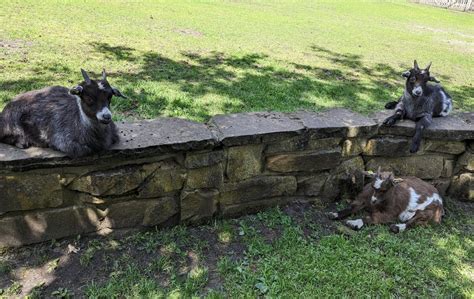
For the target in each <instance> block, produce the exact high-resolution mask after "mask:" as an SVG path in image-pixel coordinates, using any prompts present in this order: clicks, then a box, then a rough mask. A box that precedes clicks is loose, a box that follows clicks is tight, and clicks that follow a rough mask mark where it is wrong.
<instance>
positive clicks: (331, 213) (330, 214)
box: [328, 212, 339, 218]
mask: <svg viewBox="0 0 474 299" xmlns="http://www.w3.org/2000/svg"><path fill="white" fill-rule="evenodd" d="M328 215H329V217H330V218H338V217H339V214H338V213H334V212H329V213H328Z"/></svg>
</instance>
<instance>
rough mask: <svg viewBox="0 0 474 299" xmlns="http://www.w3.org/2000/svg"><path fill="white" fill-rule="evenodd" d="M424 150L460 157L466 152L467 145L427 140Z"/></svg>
mask: <svg viewBox="0 0 474 299" xmlns="http://www.w3.org/2000/svg"><path fill="white" fill-rule="evenodd" d="M423 150H424V151H427V152H438V153H446V154H452V155H459V154H461V153H462V152H464V151H465V150H466V145H465V143H464V142H462V141H447V140H434V139H425V140H423Z"/></svg>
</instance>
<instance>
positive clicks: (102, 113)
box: [95, 107, 112, 120]
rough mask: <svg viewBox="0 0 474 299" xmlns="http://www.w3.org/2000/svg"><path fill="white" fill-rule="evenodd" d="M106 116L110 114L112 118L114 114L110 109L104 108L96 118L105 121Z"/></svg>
mask: <svg viewBox="0 0 474 299" xmlns="http://www.w3.org/2000/svg"><path fill="white" fill-rule="evenodd" d="M105 114H109V115H110V116H112V112H110V109H109V108H108V107H104V108H102V110H100V111H99V112H97V114H96V115H95V116H96V117H97V119H98V120H104V115H105Z"/></svg>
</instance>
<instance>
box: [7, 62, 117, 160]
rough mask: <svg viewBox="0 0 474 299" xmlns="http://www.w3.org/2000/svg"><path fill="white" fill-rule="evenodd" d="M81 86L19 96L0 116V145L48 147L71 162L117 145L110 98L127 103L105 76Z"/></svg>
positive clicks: (50, 88)
mask: <svg viewBox="0 0 474 299" xmlns="http://www.w3.org/2000/svg"><path fill="white" fill-rule="evenodd" d="M81 73H82V76H83V78H84V81H82V82H81V83H79V84H78V85H77V86H75V87H73V88H72V89H68V88H66V87H62V86H52V87H46V88H44V89H40V90H34V91H30V92H27V93H24V94H21V95H18V96H17V97H16V98H15V99H14V100H13V101H11V102H9V103H8V104H7V105H6V106H5V108H4V110H3V111H2V113H0V125H1V126H0V142H3V143H7V144H11V145H15V146H17V147H19V148H27V147H30V146H37V147H50V148H52V149H55V150H59V151H61V152H64V153H66V155H67V156H69V157H71V158H76V157H82V156H85V155H88V154H91V153H94V152H99V151H102V150H104V149H107V148H109V147H110V146H111V145H112V144H114V143H116V142H118V140H119V136H118V133H117V128H116V126H115V124H114V122H113V121H112V113H111V112H110V102H111V99H112V96H118V97H122V98H126V97H125V96H124V95H123V94H122V93H121V92H120V91H119V90H118V89H117V88H114V87H112V86H110V84H109V83H108V81H107V75H106V73H105V70H103V71H102V79H101V80H97V81H96V80H91V79H90V78H89V75H88V74H87V72H86V71H85V70H83V69H81Z"/></svg>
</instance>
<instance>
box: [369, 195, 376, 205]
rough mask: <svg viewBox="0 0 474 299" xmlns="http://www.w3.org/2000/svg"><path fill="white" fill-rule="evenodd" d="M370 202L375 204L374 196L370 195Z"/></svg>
mask: <svg viewBox="0 0 474 299" xmlns="http://www.w3.org/2000/svg"><path fill="white" fill-rule="evenodd" d="M370 201H371V202H372V203H375V202H376V201H377V197H376V196H374V195H372V197H371V198H370Z"/></svg>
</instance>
